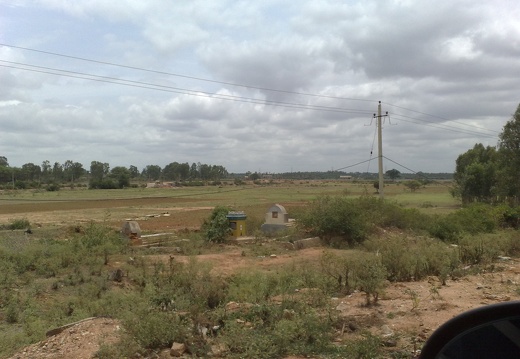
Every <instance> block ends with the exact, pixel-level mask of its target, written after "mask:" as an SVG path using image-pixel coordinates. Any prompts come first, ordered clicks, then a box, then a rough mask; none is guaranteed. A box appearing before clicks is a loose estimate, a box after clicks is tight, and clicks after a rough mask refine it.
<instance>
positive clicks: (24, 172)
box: [19, 163, 41, 181]
mask: <svg viewBox="0 0 520 359" xmlns="http://www.w3.org/2000/svg"><path fill="white" fill-rule="evenodd" d="M40 174H41V167H40V166H38V165H35V164H34V163H26V164H24V165H22V169H21V171H20V178H19V179H20V180H27V181H37V180H39V178H40Z"/></svg>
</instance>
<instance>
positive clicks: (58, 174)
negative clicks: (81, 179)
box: [52, 162, 63, 182]
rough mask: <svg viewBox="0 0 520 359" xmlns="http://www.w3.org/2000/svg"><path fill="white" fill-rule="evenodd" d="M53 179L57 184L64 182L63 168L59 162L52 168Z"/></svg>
mask: <svg viewBox="0 0 520 359" xmlns="http://www.w3.org/2000/svg"><path fill="white" fill-rule="evenodd" d="M52 178H53V179H54V181H56V182H61V181H62V180H63V167H62V166H61V164H60V163H59V162H54V166H52Z"/></svg>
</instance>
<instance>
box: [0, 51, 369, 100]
mask: <svg viewBox="0 0 520 359" xmlns="http://www.w3.org/2000/svg"><path fill="white" fill-rule="evenodd" d="M0 46H5V47H11V48H13V49H20V50H26V51H32V52H37V53H42V54H47V55H53V56H59V57H65V58H69V59H74V60H80V61H87V62H91V63H96V64H101V65H110V66H116V67H121V68H126V69H131V70H138V71H144V72H149V73H155V74H160V75H168V76H175V77H181V78H186V79H190V80H197V81H204V82H211V83H217V84H221V85H229V86H236V87H243V88H249V89H255V90H262V91H270V92H278V93H286V94H292V95H302V96H311V97H321V98H330V99H338V100H350V101H364V102H376V101H375V100H367V99H359V98H349V97H339V96H329V95H318V94H312V93H305V92H297V91H288V90H279V89H273V88H267V87H259V86H254V85H245V84H238V83H234V82H226V81H218V80H211V79H206V78H202V77H196V76H189V75H182V74H176V73H172V72H165V71H158V70H151V69H145V68H142V67H137V66H129V65H123V64H118V63H114V62H107V61H99V60H93V59H88V58H85V57H79V56H71V55H65V54H60V53H56V52H50V51H43V50H37V49H31V48H28V47H21V46H15V45H9V44H3V43H0Z"/></svg>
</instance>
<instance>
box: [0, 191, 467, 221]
mask: <svg viewBox="0 0 520 359" xmlns="http://www.w3.org/2000/svg"><path fill="white" fill-rule="evenodd" d="M374 191H375V190H374V188H373V187H372V183H352V182H341V181H290V182H280V183H275V184H270V185H264V186H256V185H245V186H232V185H224V186H221V187H216V186H210V187H182V188H152V189H144V188H138V189H133V188H129V189H125V190H87V189H85V188H79V189H74V190H61V191H58V192H46V191H34V190H28V191H4V192H2V193H1V194H0V224H1V223H7V222H8V221H9V220H13V219H17V218H27V219H28V220H29V221H30V222H31V223H34V224H40V225H70V226H73V225H76V224H79V223H84V222H89V221H109V222H110V223H111V224H113V225H114V226H120V224H121V223H122V222H123V221H124V220H126V219H136V218H144V219H150V218H147V217H146V216H147V215H151V214H156V213H164V212H169V213H170V214H171V216H170V217H163V218H161V219H155V222H154V223H153V224H152V223H148V224H147V223H143V225H142V226H143V230H150V231H153V230H156V229H157V230H160V229H161V227H164V228H170V229H181V228H193V227H197V226H200V224H201V223H202V220H203V219H204V218H206V217H207V216H208V214H209V213H210V212H211V208H213V207H214V206H217V205H223V206H228V207H231V208H233V209H235V210H243V211H245V212H246V214H247V215H248V216H250V217H253V218H257V219H258V220H259V221H260V220H263V217H264V212H265V210H266V209H267V208H268V207H269V206H270V205H272V204H274V203H280V204H282V205H284V206H285V208H286V209H287V210H288V211H289V213H291V211H292V210H297V209H298V207H300V206H302V205H305V203H308V202H309V201H311V200H313V199H314V198H316V197H318V196H320V195H346V196H352V197H358V196H361V195H372V196H376V195H377V194H376V193H375V192H374ZM385 197H386V198H387V199H389V200H392V201H396V202H397V203H399V204H401V205H403V206H404V207H410V208H420V209H421V210H423V211H425V212H427V213H446V212H448V211H451V210H453V209H456V208H458V207H459V203H458V201H457V200H456V199H454V198H452V197H451V195H450V194H449V187H448V185H447V184H445V183H441V184H433V185H428V186H427V187H425V188H422V189H419V190H418V191H417V192H415V193H411V192H410V191H409V190H407V189H406V187H404V186H403V185H400V184H389V185H388V186H386V187H385ZM150 221H151V219H150ZM158 222H160V223H158Z"/></svg>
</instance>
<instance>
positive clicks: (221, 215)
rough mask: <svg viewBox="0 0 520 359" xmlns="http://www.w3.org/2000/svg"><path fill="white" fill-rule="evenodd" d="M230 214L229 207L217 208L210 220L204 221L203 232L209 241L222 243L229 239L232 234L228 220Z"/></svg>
mask: <svg viewBox="0 0 520 359" xmlns="http://www.w3.org/2000/svg"><path fill="white" fill-rule="evenodd" d="M228 213H229V208H228V207H224V206H217V207H215V208H214V209H213V212H212V213H211V216H210V218H209V219H208V220H204V223H203V224H202V232H203V233H204V237H205V238H206V240H207V241H209V242H216V243H221V242H223V241H225V240H226V239H227V237H228V236H229V235H230V233H231V228H230V227H229V220H228V219H227V214H228Z"/></svg>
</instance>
